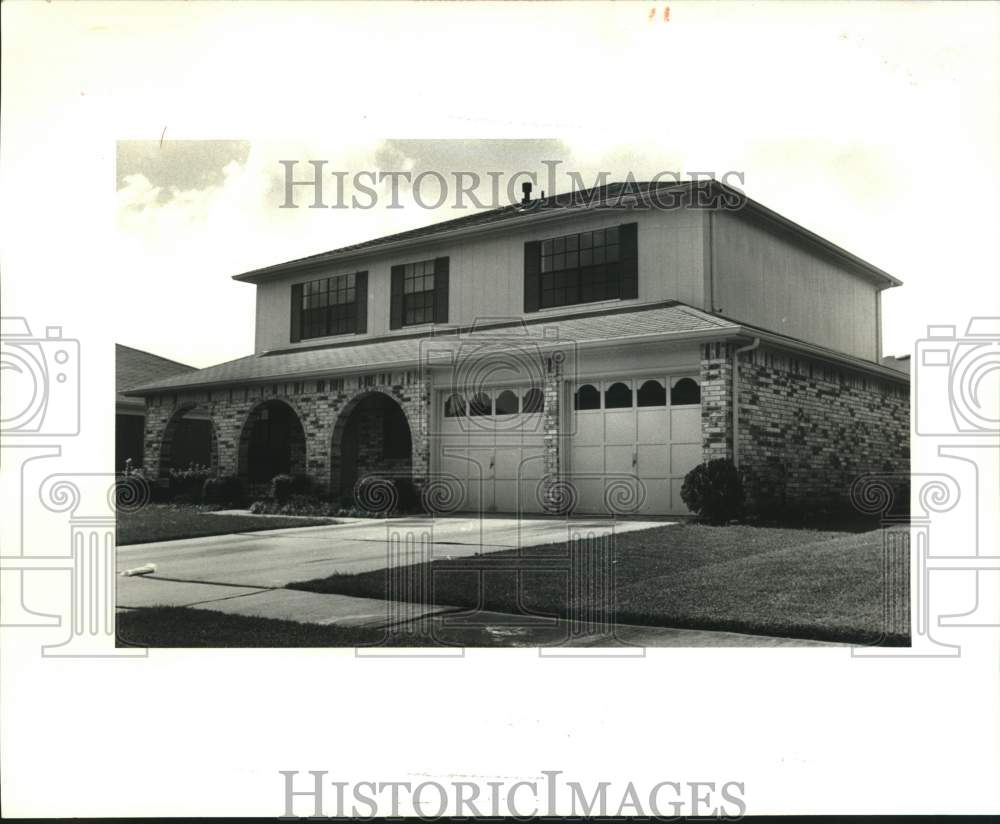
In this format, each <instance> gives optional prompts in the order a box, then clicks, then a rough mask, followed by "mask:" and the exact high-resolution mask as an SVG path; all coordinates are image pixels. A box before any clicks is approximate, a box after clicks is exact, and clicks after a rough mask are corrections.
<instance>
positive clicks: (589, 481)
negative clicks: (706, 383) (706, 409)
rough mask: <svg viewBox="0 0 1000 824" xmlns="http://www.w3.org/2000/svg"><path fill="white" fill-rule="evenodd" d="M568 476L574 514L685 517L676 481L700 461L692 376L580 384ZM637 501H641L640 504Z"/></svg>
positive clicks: (698, 406) (696, 392) (697, 403)
mask: <svg viewBox="0 0 1000 824" xmlns="http://www.w3.org/2000/svg"><path fill="white" fill-rule="evenodd" d="M573 424H574V429H573V436H572V444H573V446H572V450H571V464H570V477H571V479H572V481H573V484H574V485H575V487H576V491H577V510H576V511H577V512H581V513H606V512H608V511H609V503H608V502H609V500H610V501H612V506H611V509H612V510H617V511H625V512H627V511H630V509H631V507H630V506H628V505H626V504H627V502H628V501H629V500H631V501H634V502H636V503H638V506H636V507H635V509H634V511H635V512H637V513H640V514H646V515H683V514H687V513H688V509H687V507H686V506H684V502H683V501H682V500H681V494H680V493H681V485H682V484H683V482H684V476H685V475H686V474H687V472H688V471H689V470H691V469H692V468H693V467H695V466H696V465H697V464H699V463H701V460H702V446H701V389H700V387H699V385H698V380H697V378H696V377H694V376H687V375H683V376H666V375H660V376H656V375H653V376H649V377H643V378H638V379H630V380H610V381H590V382H581V383H580V384H579V385H578V386H577V387H576V391H575V392H574V396H573ZM640 502H641V503H640Z"/></svg>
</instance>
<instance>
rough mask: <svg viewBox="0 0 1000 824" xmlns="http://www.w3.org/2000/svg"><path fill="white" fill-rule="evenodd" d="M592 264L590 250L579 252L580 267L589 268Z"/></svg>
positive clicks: (592, 256) (592, 259)
mask: <svg viewBox="0 0 1000 824" xmlns="http://www.w3.org/2000/svg"><path fill="white" fill-rule="evenodd" d="M593 262H594V253H593V251H592V250H591V249H581V250H580V265H581V266H590V265H591V264H592V263H593Z"/></svg>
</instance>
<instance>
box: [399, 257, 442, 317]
mask: <svg viewBox="0 0 1000 824" xmlns="http://www.w3.org/2000/svg"><path fill="white" fill-rule="evenodd" d="M432 320H434V261H433V260H425V261H423V262H422V263H407V264H406V266H404V267H403V325H404V326H413V325H415V324H418V323H430V322H431V321H432Z"/></svg>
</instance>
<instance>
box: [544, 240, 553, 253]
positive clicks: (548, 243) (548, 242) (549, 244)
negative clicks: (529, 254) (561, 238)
mask: <svg viewBox="0 0 1000 824" xmlns="http://www.w3.org/2000/svg"><path fill="white" fill-rule="evenodd" d="M542 254H543V255H551V254H552V241H551V240H543V241H542Z"/></svg>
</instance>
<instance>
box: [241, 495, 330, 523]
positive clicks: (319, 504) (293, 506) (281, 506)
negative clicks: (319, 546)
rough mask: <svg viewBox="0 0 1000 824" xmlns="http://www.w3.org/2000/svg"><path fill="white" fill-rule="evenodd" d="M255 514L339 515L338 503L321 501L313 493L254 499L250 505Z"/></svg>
mask: <svg viewBox="0 0 1000 824" xmlns="http://www.w3.org/2000/svg"><path fill="white" fill-rule="evenodd" d="M250 511H251V512H252V513H253V514H254V515H314V516H318V517H322V518H329V517H331V516H334V515H337V514H338V510H337V506H336V504H332V503H330V502H329V501H321V500H319V499H318V498H314V497H313V496H312V495H291V496H289V498H288V500H286V501H276V500H275V499H273V498H268V499H267V500H264V501H254V502H253V503H252V504H251V505H250Z"/></svg>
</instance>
